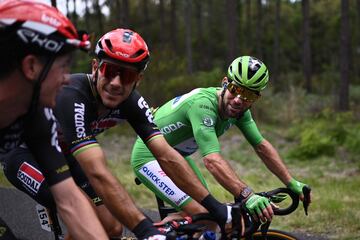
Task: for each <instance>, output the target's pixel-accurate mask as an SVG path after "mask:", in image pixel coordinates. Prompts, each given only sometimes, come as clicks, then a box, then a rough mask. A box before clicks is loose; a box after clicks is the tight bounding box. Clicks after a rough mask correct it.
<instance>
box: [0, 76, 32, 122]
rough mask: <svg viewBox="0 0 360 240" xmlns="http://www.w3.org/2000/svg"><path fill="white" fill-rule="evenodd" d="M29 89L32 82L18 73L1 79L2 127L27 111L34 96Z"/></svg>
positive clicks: (0, 112) (0, 118)
mask: <svg viewBox="0 0 360 240" xmlns="http://www.w3.org/2000/svg"><path fill="white" fill-rule="evenodd" d="M29 89H32V85H31V83H30V82H28V81H26V80H25V79H23V77H22V76H20V75H19V74H17V73H13V74H11V75H9V76H7V77H6V78H3V79H0V93H1V94H0V129H2V128H5V127H7V126H9V125H10V124H12V123H13V122H15V121H16V119H18V118H19V117H21V116H23V115H25V114H26V113H27V110H28V108H29V106H30V102H31V96H32V91H29Z"/></svg>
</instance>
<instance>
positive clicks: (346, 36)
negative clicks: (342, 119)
mask: <svg viewBox="0 0 360 240" xmlns="http://www.w3.org/2000/svg"><path fill="white" fill-rule="evenodd" d="M340 32H341V33H340V88H339V106H338V110H339V111H347V110H349V84H350V83H349V82H350V81H349V76H350V71H349V66H350V63H349V59H350V44H351V43H350V26H349V0H341V29H340Z"/></svg>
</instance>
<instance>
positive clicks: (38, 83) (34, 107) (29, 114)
mask: <svg viewBox="0 0 360 240" xmlns="http://www.w3.org/2000/svg"><path fill="white" fill-rule="evenodd" d="M55 58H56V55H51V56H50V57H49V58H48V60H47V61H46V63H45V65H44V67H43V69H42V71H41V73H40V75H39V77H38V79H37V81H36V82H35V84H34V87H33V94H32V98H31V103H30V107H29V110H28V112H27V113H26V117H25V118H28V119H29V118H31V117H32V116H33V115H34V114H35V112H36V110H37V107H38V104H39V99H40V91H41V84H42V83H43V81H44V80H45V78H46V76H47V75H48V73H49V71H50V69H51V66H52V65H53V63H54V61H55Z"/></svg>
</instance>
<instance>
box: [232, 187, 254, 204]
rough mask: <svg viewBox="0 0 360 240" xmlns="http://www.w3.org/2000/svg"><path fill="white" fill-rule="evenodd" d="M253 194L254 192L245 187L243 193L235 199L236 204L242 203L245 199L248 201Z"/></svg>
mask: <svg viewBox="0 0 360 240" xmlns="http://www.w3.org/2000/svg"><path fill="white" fill-rule="evenodd" d="M252 193H253V190H252V189H251V188H250V187H245V188H244V189H243V190H242V191H241V193H240V195H239V196H238V197H237V198H235V201H236V202H242V201H244V200H245V199H247V198H248V197H249V196H250V195H251V194H252Z"/></svg>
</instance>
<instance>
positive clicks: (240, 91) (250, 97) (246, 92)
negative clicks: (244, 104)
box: [227, 83, 261, 102]
mask: <svg viewBox="0 0 360 240" xmlns="http://www.w3.org/2000/svg"><path fill="white" fill-rule="evenodd" d="M227 89H228V90H229V92H230V93H231V94H232V95H234V96H236V95H238V96H239V98H240V99H242V100H245V101H248V102H255V101H256V100H258V99H259V98H260V97H261V94H260V93H258V92H255V91H252V90H250V89H247V88H245V87H241V86H238V85H235V84H232V83H228V85H227Z"/></svg>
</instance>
